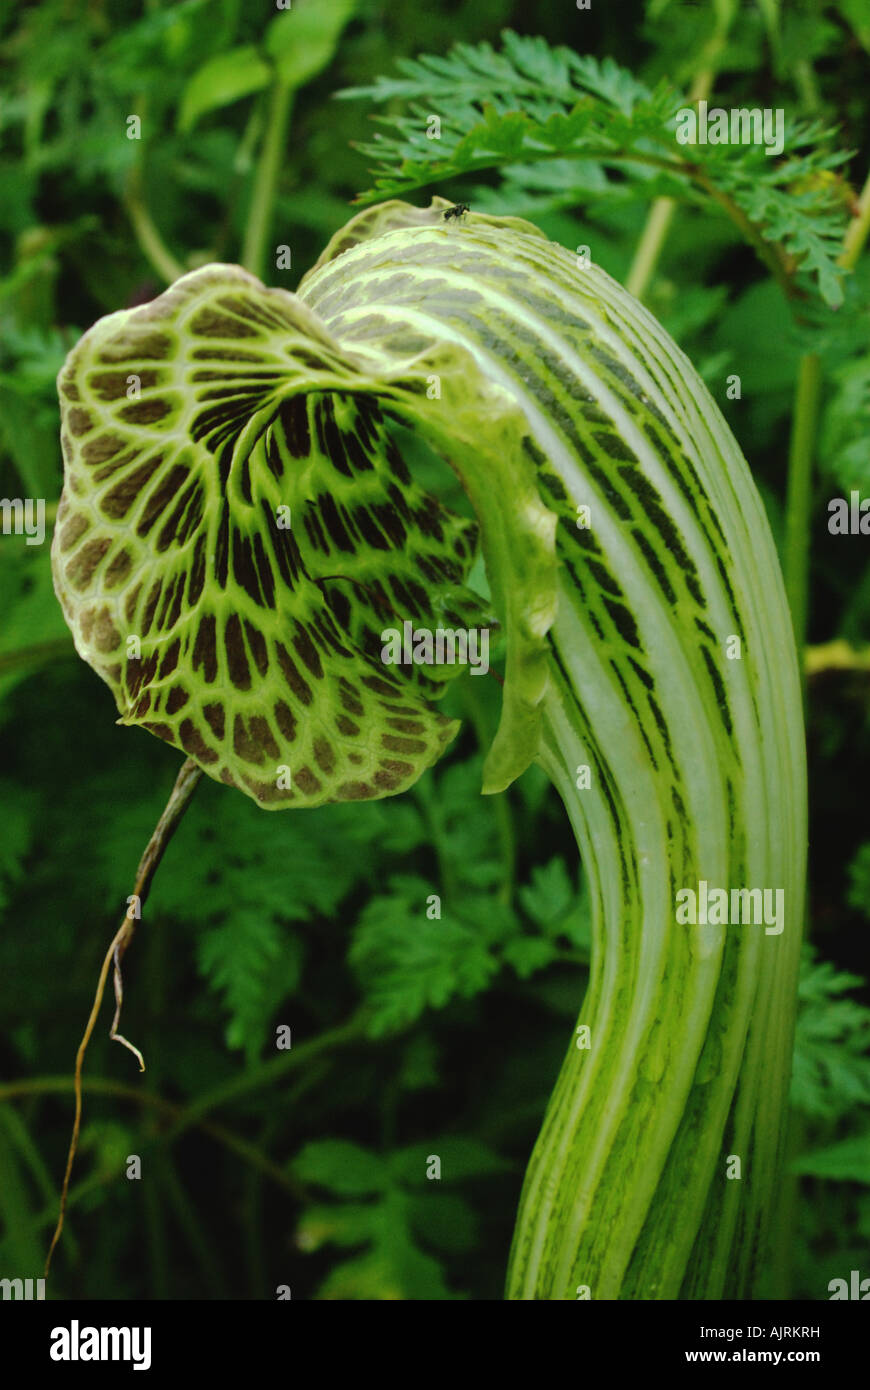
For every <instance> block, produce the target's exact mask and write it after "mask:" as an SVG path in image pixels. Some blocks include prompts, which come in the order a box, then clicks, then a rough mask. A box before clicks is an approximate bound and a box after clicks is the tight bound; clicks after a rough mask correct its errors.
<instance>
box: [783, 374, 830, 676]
mask: <svg viewBox="0 0 870 1390" xmlns="http://www.w3.org/2000/svg"><path fill="white" fill-rule="evenodd" d="M821 387H822V365H821V360H820V358H819V356H818V354H817V353H815V352H807V353H804V355H803V357H802V358H801V360H800V364H799V366H798V375H797V382H796V384H795V395H794V413H793V417H792V433H791V441H790V443H789V451H788V487H787V493H786V503H785V549H784V555H783V571H784V575H785V589H786V593H787V595H788V604H789V608H790V609H791V616H792V623H793V624H794V635H795V641H796V642H797V645H798V651H801V650H802V649H803V645H804V642H805V641H806V627H807V588H808V581H809V556H810V511H811V504H812V472H813V451H814V448H815V441H816V430H817V428H818V423H819V404H820V401H821Z"/></svg>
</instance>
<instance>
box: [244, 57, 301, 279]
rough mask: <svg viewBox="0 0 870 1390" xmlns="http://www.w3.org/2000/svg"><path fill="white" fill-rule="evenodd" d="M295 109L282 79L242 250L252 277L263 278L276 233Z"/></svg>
mask: <svg viewBox="0 0 870 1390" xmlns="http://www.w3.org/2000/svg"><path fill="white" fill-rule="evenodd" d="M292 107H293V91H292V89H291V88H290V87H289V86H288V85H287V84H286V83H285V82H282V81H281V80H280V78H279V79H277V80H276V82H275V85H274V87H273V88H272V96H271V102H270V105H269V112H268V116H267V119H266V133H265V135H264V137H263V144H262V146H261V148H260V159H259V162H258V164H257V173H256V176H255V178H254V191H253V194H252V195H251V208H250V211H249V213H248V225H247V227H246V229H245V241H244V246H243V248H242V265H243V266H245V268H246V269H247V270H250V272H251V273H252V275H257V276H262V274H263V266H264V264H265V257H266V244H267V242H268V239H269V233H270V232H271V230H272V217H273V212H274V203H275V190H276V188H277V185H278V174H279V172H280V166H281V155H282V154H283V151H284V147H285V145H286V143H287V129H288V125H289V121H290V112H291V110H292Z"/></svg>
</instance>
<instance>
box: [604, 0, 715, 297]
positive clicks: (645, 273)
mask: <svg viewBox="0 0 870 1390" xmlns="http://www.w3.org/2000/svg"><path fill="white" fill-rule="evenodd" d="M730 23H731V19H730V16H729V17H728V19H727V20H726V21H725V23H724V24H722V25H720V26H719V27H717V30H716V33H715V34H714V36H713V38H712V39H711V41H710V43H709V44H708V45H707V50H706V51H705V54H704V67H703V68H702V69H701V71H700V72H699V73H698V74H697V76H696V78H695V80H694V82H693V83H692V86H691V89H690V91H689V98H688V100H689V105H692V104H693V103H694V102H696V101H706V100H707V98H708V97H709V95H710V92H711V91H712V90H713V82H714V79H715V76H716V64H717V60H718V58H719V55H720V53H721V51H722V49H723V47H724V45H725V40H726V38H727V34H728V29H729V27H730ZM676 207H677V203H676V199H674V198H656V199H655V200H654V202H653V205H652V207H651V208H650V210H649V215H648V217H647V220H646V224H645V226H644V229H643V232H642V234H641V238H640V241H639V242H638V245H637V250H636V251H635V254H634V259H633V261H632V263H631V267H630V269H629V272H628V275H627V277H626V281H625V288H626V289H627V290H628V292H629V294H633V295H634V296H635V298H636V299H644V298H645V297H646V291H647V289H648V287H649V283H650V280H651V279H652V277H653V274H654V272H655V268H656V266H657V265H658V263H659V257H660V256H661V253H662V251H663V249H664V245H665V242H666V241H667V239H668V232H669V231H670V228H671V222H672V221H673V217H674V212H675V211H676Z"/></svg>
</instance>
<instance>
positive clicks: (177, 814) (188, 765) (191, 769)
mask: <svg viewBox="0 0 870 1390" xmlns="http://www.w3.org/2000/svg"><path fill="white" fill-rule="evenodd" d="M201 776H202V770H201V769H200V768H199V767H197V765H196V763H195V762H193V760H192V759H191V758H187V759H186V760H185V761H184V762H183V763H182V765H181V770H180V771H179V773H178V776H177V777H176V779H175V784H174V786H173V788H172V791H171V793H170V795H169V800H168V801H167V803H166V806H165V808H164V811H163V814H162V815H161V817H160V819H159V821H158V822H157V825H156V826H155V827H154V831H153V833H152V835H151V838H150V840H149V841H148V844H147V845H146V847H145V853H144V854H143V855H142V858H141V860H140V861H139V868H138V870H137V871H136V882H135V885H134V887H133V894H132V897H133V899H135V900H136V908H138V911H139V912H141V909H142V905H143V903H144V902H145V900H146V898H147V897H148V893H149V891H150V888H151V882H152V879H153V878H154V875H155V873H156V872H157V866H158V865H159V863H160V861H161V859H162V858H163V855H164V852H165V850H166V847H167V845H168V844H169V841H170V840H171V839H172V836H173V835H174V834H175V830H176V828H177V826H178V824H179V822H180V820H181V818H182V816H183V815H184V812H185V811H186V810H187V806H188V804H189V802H190V798H191V797H192V796H193V793H194V791H195V790H196V787H197V784H198V782H199V779H200V777H201ZM135 920H136V915H131V912H130V907H129V906H128V908H127V913H126V914H125V916H124V920H123V922H122V923H121V925H120V927H119V928H118V930H117V932H116V933H115V935H114V937H113V938H112V941H111V944H110V945H109V949H108V950H107V951H106V954H105V956H104V957H103V964H102V967H101V969H100V975H99V979H98V981H97V989H96V993H95V995H94V1002H93V1005H92V1007H91V1012H90V1016H89V1018H88V1021H87V1023H86V1025H85V1031H84V1034H83V1035H82V1040H81V1042H80V1043H79V1049H78V1052H77V1053H76V1063H75V1078H74V1090H75V1118H74V1120H73V1131H72V1138H71V1139H70V1146H69V1153H68V1155H67V1160H66V1172H65V1173H64V1177H63V1187H62V1188H61V1196H60V1212H59V1215H58V1218H57V1226H56V1228H55V1232H54V1235H53V1236H52V1238H51V1245H50V1246H49V1250H48V1255H47V1256H46V1260H45V1274H46V1277H47V1276H48V1271H49V1269H50V1268H51V1257H52V1255H53V1254H54V1250H55V1247H56V1245H57V1242H58V1241H59V1240H60V1237H61V1232H62V1231H63V1220H64V1214H65V1212H66V1203H67V1197H68V1194H69V1183H70V1177H71V1176H72V1167H73V1163H74V1162H75V1156H76V1149H77V1148H78V1142H79V1131H80V1129H81V1123H82V1068H83V1066H84V1061H85V1053H86V1052H87V1049H88V1043H89V1042H90V1040H91V1034H92V1033H93V1031H94V1027H95V1025H96V1022H97V1017H98V1015H99V1012H100V1006H101V1005H102V1002H103V993H104V991H105V988H106V980H107V979H108V974H109V966H110V965H112V964H114V984H115V1016H114V1018H113V1020H112V1028H111V1031H110V1033H109V1037H110V1038H112V1039H113V1040H114V1041H116V1042H119V1043H122V1044H123V1046H124V1047H126V1048H128V1049H129V1051H130V1052H132V1053H133V1055H134V1056H135V1057H136V1058H137V1059H138V1061H139V1067H140V1070H141V1071H144V1070H145V1063H144V1061H143V1060H142V1054H141V1052H140V1051H139V1049H138V1048H136V1047H134V1046H133V1044H132V1043H130V1042H128V1041H127V1039H126V1038H124V1037H122V1036H121V1034H120V1033H119V1032H118V1023H119V1022H120V1018H121V1005H122V1004H123V1001H124V992H123V986H122V981H121V961H122V959H123V956H124V952H125V951H126V950H127V947H128V946H129V944H130V942H131V941H132V939H133V932H134V930H135V928H134V925H133V924H134V922H135Z"/></svg>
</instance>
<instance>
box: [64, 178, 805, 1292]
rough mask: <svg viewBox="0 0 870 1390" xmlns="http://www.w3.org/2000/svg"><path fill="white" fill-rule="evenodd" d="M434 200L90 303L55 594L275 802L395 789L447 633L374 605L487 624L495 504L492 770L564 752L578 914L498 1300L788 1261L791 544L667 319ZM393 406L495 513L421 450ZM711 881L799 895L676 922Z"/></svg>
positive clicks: (583, 267)
mask: <svg viewBox="0 0 870 1390" xmlns="http://www.w3.org/2000/svg"><path fill="white" fill-rule="evenodd" d="M448 206H449V205H448V204H446V203H445V202H444V201H443V200H442V199H435V200H434V201H433V203H432V206H431V207H430V208H428V209H415V208H412V207H409V206H407V205H405V204H403V203H400V202H390V203H386V204H384V205H382V206H380V207H377V208H375V209H372V210H370V211H367V212H364V213H362V214H361V215H360V216H358V217H355V218H354V219H353V220H352V221H351V222H350V223H349V224H348V225H347V226H346V227H345V228H344V229H343V230H342V231H341V232H340V233H339V234H338V235H337V236H336V237H335V238H334V239H333V241H332V242H331V243H330V244H329V246H328V247H327V248H326V250H325V252H324V254H323V255H322V256H321V258H320V260H319V261H318V263H317V265H316V266H315V267H314V268H313V270H312V271H311V272H310V273H309V274H308V275H307V276H306V277H305V278H304V280H303V281H302V283H301V285H300V287H299V291H298V293H297V294H295V295H294V294H290V293H287V292H286V291H284V290H278V289H266V288H265V287H264V286H263V285H261V284H260V283H259V281H257V280H256V279H254V278H253V277H252V276H250V275H249V274H247V273H246V272H245V271H243V270H241V269H239V268H238V267H235V266H225V265H212V266H206V267H205V268H203V269H200V270H196V271H194V272H193V273H192V274H189V275H185V276H184V277H183V278H182V279H180V280H179V281H178V282H177V283H176V284H175V285H173V286H172V287H171V288H170V289H169V290H168V291H167V292H166V293H165V294H163V295H161V296H160V297H159V298H158V299H156V300H155V301H154V302H153V303H151V304H148V305H145V306H143V307H139V308H135V309H131V310H128V311H125V312H121V313H116V314H112V315H110V316H109V317H107V318H104V319H102V320H100V322H99V323H97V324H96V325H95V326H94V327H93V328H92V329H91V330H90V332H88V333H87V334H85V336H84V337H83V338H82V340H81V341H80V343H79V344H78V345H77V346H76V347H75V348H74V349H73V351H72V352H71V353H70V356H69V358H68V360H67V363H66V365H65V367H64V369H63V371H62V372H61V375H60V377H59V390H60V397H61V405H62V417H63V450H64V458H65V469H66V473H65V485H64V492H63V498H62V502H61V506H60V508H59V511H58V521H57V527H56V531H55V537H54V542H53V549H52V559H53V566H54V575H55V584H56V589H57V593H58V596H59V598H60V601H61V603H62V604H63V608H64V612H65V614H66V616H67V620H68V622H69V625H70V627H71V629H72V631H73V634H74V637H75V642H76V647H77V649H78V651H79V653H80V655H81V656H82V657H83V658H84V660H86V661H87V662H89V663H90V664H91V665H92V666H93V667H94V669H95V670H96V671H97V672H98V673H99V674H100V675H101V676H102V677H103V679H104V680H105V681H106V682H107V683H108V684H109V685H110V686H111V688H112V691H113V693H114V696H115V699H116V701H117V705H118V710H119V713H120V719H121V722H122V723H125V724H138V725H141V726H142V727H144V728H146V729H148V730H150V732H151V733H153V734H155V735H156V736H157V737H159V738H161V739H163V740H165V741H166V742H168V743H171V744H173V745H174V746H175V747H177V748H179V749H180V750H183V752H184V753H185V754H187V755H188V756H189V757H190V758H192V759H193V760H194V761H195V762H196V763H197V764H198V765H199V766H200V767H201V768H202V770H203V771H204V772H205V773H206V774H208V775H209V776H211V777H214V778H216V779H218V780H219V781H221V782H225V783H227V784H228V785H231V786H234V787H237V788H239V789H240V790H241V791H243V792H244V793H246V794H247V795H249V796H252V797H254V798H255V799H256V800H257V801H258V803H259V804H260V805H262V806H264V807H266V808H270V809H281V808H284V807H297V808H301V807H314V806H317V805H320V804H321V803H323V802H327V801H332V800H341V799H361V798H368V797H380V796H386V795H391V794H395V793H398V792H401V791H403V790H405V789H406V788H408V787H409V786H411V785H412V784H413V783H414V781H415V780H416V779H417V778H418V777H419V776H420V775H421V774H422V773H423V772H424V770H425V769H426V768H427V767H429V766H430V765H431V764H432V762H433V761H434V760H436V759H437V758H438V757H439V756H440V754H441V753H442V752H443V750H444V748H445V746H446V745H447V743H448V742H449V740H450V738H451V737H452V735H453V733H454V732H455V728H456V726H455V724H454V723H453V722H451V721H449V720H447V719H445V718H444V716H443V715H441V714H440V713H438V711H437V708H436V700H437V696H438V694H439V693H440V692H441V691H443V689H444V680H445V678H446V676H447V675H450V674H454V673H455V672H454V668H451V670H450V671H447V669H446V668H444V669H441V670H436V669H435V668H433V667H419V666H405V667H399V666H387V665H384V664H383V663H382V661H381V660H380V633H381V630H382V629H383V628H384V626H385V625H388V624H393V625H400V624H397V623H396V619H397V618H399V619H411V620H413V621H414V622H416V623H418V624H420V625H429V626H437V625H438V624H439V623H441V622H443V621H445V619H446V620H448V621H449V622H450V623H451V624H452V625H456V626H467V625H469V624H470V623H471V622H477V623H479V624H485V623H487V622H489V620H490V615H489V614H488V612H487V611H486V610H485V609H484V607H483V605H482V603H481V601H480V599H479V598H478V597H477V595H476V594H475V593H474V592H473V591H472V589H471V588H470V587H469V586H468V584H467V578H468V573H469V569H470V566H471V563H472V561H473V559H474V556H475V550H476V546H477V544H478V540H479V544H480V547H481V549H482V553H483V558H484V561H485V564H486V569H487V574H488V579H489V584H490V588H491V593H492V604H493V608H494V612H495V615H496V617H497V619H498V621H499V623H500V624H501V626H502V628H503V630H504V635H505V643H506V647H505V650H506V658H505V672H504V694H503V706H502V714H501V722H500V725H499V729H498V732H497V735H496V737H495V740H494V742H493V745H492V747H491V749H490V750H489V754H488V757H487V761H486V764H485V769H484V787H483V790H484V791H485V792H500V791H502V790H503V789H504V788H505V787H507V786H508V785H509V784H510V783H511V782H512V781H513V780H514V779H515V778H516V777H518V776H519V775H520V774H521V773H522V772H523V770H524V769H525V768H526V767H527V766H528V765H529V763H530V762H531V761H532V760H537V761H538V762H539V763H540V764H541V765H542V766H543V768H544V769H545V770H546V772H547V774H548V775H549V777H550V779H551V781H552V782H553V784H554V786H555V787H556V789H557V791H558V792H559V794H560V796H561V798H562V800H563V802H564V805H565V808H566V811H567V813H568V816H569V818H570V821H571V825H572V827H573V829H574V832H575V834H576V838H577V842H578V846H579V849H580V853H581V855H582V859H583V863H584V868H585V872H586V875H587V880H588V883H589V888H590V894H591V902H592V904H593V918H594V921H593V963H592V973H591V979H590V983H589V988H588V992H587V994H586V997H585V999H584V1000H583V1001H582V1008H581V1011H580V1014H579V1019H578V1029H577V1032H576V1033H575V1035H573V1036H572V1039H571V1041H570V1045H569V1048H568V1053H567V1056H566V1059H565V1062H564V1065H563V1067H562V1070H561V1073H560V1075H559V1078H558V1080H557V1082H556V1087H555V1090H554V1092H553V1096H552V1099H551V1101H550V1105H549V1108H548V1110H547V1114H546V1117H545V1119H544V1124H543V1128H542V1131H541V1134H540V1137H539V1139H538V1141H537V1144H536V1146H535V1150H534V1153H533V1155H532V1158H531V1162H530V1165H529V1169H528V1173H527V1176H526V1181H525V1186H524V1189H523V1194H522V1199H521V1203H520V1211H519V1216H518V1221H517V1228H516V1233H515V1239H514V1246H513V1252H512V1257H511V1265H510V1272H509V1277H508V1296H509V1297H511V1298H545V1299H563V1298H572V1299H573V1298H575V1297H576V1296H577V1291H578V1290H579V1289H582V1290H584V1291H588V1292H589V1294H590V1295H591V1296H592V1297H594V1298H674V1297H680V1296H681V1297H686V1298H719V1297H722V1296H729V1297H740V1296H742V1295H744V1294H746V1293H748V1292H750V1291H751V1290H753V1289H754V1288H756V1287H757V1281H758V1278H759V1274H760V1272H761V1271H763V1268H764V1265H765V1261H766V1258H767V1242H768V1239H769V1218H770V1213H771V1207H772V1203H773V1197H774V1193H775V1183H776V1175H777V1170H778V1165H779V1162H780V1159H781V1147H782V1136H783V1118H784V1107H785V1101H786V1089H787V1083H788V1075H789V1067H790V1056H791V1047H792V1035H793V1023H794V1009H795V999H796V976H797V965H798V956H799V949H800V938H801V930H802V918H803V883H804V854H805V831H806V810H805V786H804V780H805V767H804V752H803V727H802V712H801V696H800V687H799V680H798V671H797V661H796V654H795V647H794V640H793V635H792V628H791V623H790V619H789V614H788V610H787V606H786V601H785V597H784V591H783V584H782V580H781V576H780V571H779V566H778V562H777V558H776V553H775V550H774V545H773V542H772V539H771V535H770V531H769V528H768V525H767V522H766V519H765V515H764V510H763V507H762V504H761V502H760V499H759V496H758V493H757V491H756V489H755V487H754V484H753V482H752V478H751V475H750V472H749V469H748V467H747V465H746V463H745V461H744V459H743V457H742V455H741V453H740V450H739V448H738V446H737V444H736V442H735V440H734V438H733V437H732V435H731V433H730V431H729V429H728V427H727V425H726V424H725V421H724V420H723V418H722V415H721V414H720V412H719V410H718V408H717V406H716V404H715V402H714V401H713V399H712V397H711V396H710V394H709V392H708V391H707V389H706V388H705V386H704V385H703V383H702V382H701V380H700V379H699V377H698V375H697V373H696V372H695V370H694V368H693V367H692V365H691V363H690V362H689V361H688V359H687V358H686V357H685V355H684V354H683V353H682V352H680V350H679V349H678V348H677V347H676V346H675V344H674V343H673V342H672V341H671V340H670V338H669V337H668V336H667V334H666V333H665V332H664V331H663V329H662V328H661V326H660V325H659V324H658V323H657V322H656V320H655V319H654V318H653V317H651V315H650V314H649V313H647V312H646V311H645V310H644V309H643V308H642V307H641V306H640V305H639V304H638V303H637V302H636V301H635V300H634V299H632V298H631V297H630V296H629V295H628V294H627V293H626V292H625V291H624V290H623V289H622V288H621V287H620V286H619V285H617V284H616V283H615V282H614V281H613V280H612V279H610V278H609V277H608V276H607V275H606V274H605V273H604V272H603V271H602V270H600V269H599V268H597V267H596V266H594V265H587V264H585V263H584V262H582V261H581V262H579V263H578V261H577V260H576V259H575V257H574V256H573V255H571V254H569V253H568V252H567V251H566V250H564V249H563V248H561V247H559V246H556V245H554V244H553V243H551V242H550V241H549V240H547V239H546V238H545V237H544V236H543V235H542V234H541V233H540V232H539V231H538V230H537V229H536V228H534V227H533V226H531V225H529V224H528V223H525V222H522V221H520V220H518V219H514V218H495V217H486V216H479V215H474V214H470V215H465V216H463V217H454V218H449V219H445V216H444V214H445V211H446V210H447V208H448ZM400 427H402V428H404V429H405V430H407V429H409V428H410V429H411V430H413V431H414V432H415V434H416V435H417V437H418V438H419V439H420V440H421V441H424V442H425V444H426V445H428V446H429V448H430V449H432V450H433V451H434V452H435V454H437V455H438V456H439V457H440V458H441V459H443V460H444V461H445V462H446V463H447V464H449V466H450V467H451V468H452V469H453V470H454V471H455V473H456V474H457V476H458V477H459V479H460V480H461V482H462V485H463V487H464V489H465V491H466V493H467V495H468V497H469V499H470V501H471V504H472V506H473V509H474V512H475V515H476V518H477V527H475V526H474V525H472V524H471V523H470V522H469V521H468V520H466V519H464V518H460V517H458V516H456V515H451V514H450V513H449V512H448V511H447V510H446V509H445V507H444V506H443V505H442V504H441V503H440V502H439V501H438V500H437V499H436V498H434V497H432V496H430V495H428V494H427V493H426V492H425V491H424V490H423V489H422V488H421V487H419V486H418V484H417V483H416V482H415V481H414V478H413V476H412V472H411V468H410V467H409V464H408V462H407V461H406V459H405V457H403V454H402V451H401V446H400V442H399V441H400V439H401V428H400ZM478 530H479V535H478ZM282 771H283V772H284V773H289V775H282ZM470 852H473V849H471V850H470ZM701 885H704V888H705V890H706V885H715V886H716V887H718V888H723V889H725V890H735V889H737V890H743V889H747V890H750V892H751V891H752V890H755V889H760V890H765V889H768V890H774V891H781V892H782V894H783V897H782V902H783V903H784V916H783V921H782V923H781V924H780V925H781V928H782V929H781V930H778V931H777V932H776V933H772V932H770V931H768V930H765V928H764V927H763V926H759V925H752V924H747V923H745V922H744V923H740V924H734V923H732V922H725V921H720V922H716V921H715V919H714V917H713V914H711V916H710V921H709V922H707V923H704V922H703V921H699V922H692V921H686V920H681V919H682V918H683V917H685V915H686V914H684V913H680V912H679V911H678V910H677V908H676V903H677V895H678V894H679V893H680V892H681V891H685V890H688V889H690V890H693V891H694V890H696V889H699V890H700V886H701ZM735 1159H739V1161H740V1162H739V1164H738V1165H736V1166H735V1162H734V1160H735ZM738 1171H739V1173H740V1176H739V1178H737V1176H736V1174H737V1172H738Z"/></svg>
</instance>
